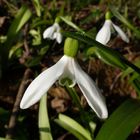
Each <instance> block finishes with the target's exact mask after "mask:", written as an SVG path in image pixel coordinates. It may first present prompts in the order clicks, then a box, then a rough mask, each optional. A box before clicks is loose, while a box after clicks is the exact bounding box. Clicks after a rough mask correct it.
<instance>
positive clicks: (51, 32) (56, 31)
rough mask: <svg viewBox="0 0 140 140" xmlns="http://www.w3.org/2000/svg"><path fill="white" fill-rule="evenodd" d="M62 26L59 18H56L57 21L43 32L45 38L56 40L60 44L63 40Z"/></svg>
mask: <svg viewBox="0 0 140 140" xmlns="http://www.w3.org/2000/svg"><path fill="white" fill-rule="evenodd" d="M60 30H61V28H60V26H59V24H58V20H55V23H54V24H53V25H52V26H50V27H48V28H47V29H46V30H45V31H44V33H43V38H44V39H45V38H48V39H51V40H55V39H56V41H57V42H58V43H59V44H60V43H61V42H62V34H61V33H60Z"/></svg>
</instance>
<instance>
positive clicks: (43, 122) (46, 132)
mask: <svg viewBox="0 0 140 140" xmlns="http://www.w3.org/2000/svg"><path fill="white" fill-rule="evenodd" d="M46 97H47V95H46V94H45V95H44V96H43V97H42V98H41V100H40V105H39V122H38V125H39V132H40V140H46V139H47V140H52V139H53V138H52V135H51V130H50V124H49V117H48V111H47V98H46Z"/></svg>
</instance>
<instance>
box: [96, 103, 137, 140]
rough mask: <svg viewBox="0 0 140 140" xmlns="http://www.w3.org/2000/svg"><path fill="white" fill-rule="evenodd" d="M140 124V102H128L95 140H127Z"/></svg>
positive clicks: (106, 123) (115, 112) (108, 121)
mask: <svg viewBox="0 0 140 140" xmlns="http://www.w3.org/2000/svg"><path fill="white" fill-rule="evenodd" d="M139 123H140V101H139V100H127V101H126V102H124V103H123V104H122V105H121V106H120V107H118V108H117V109H116V110H115V111H114V112H113V114H112V115H111V116H110V117H109V118H108V120H107V121H106V122H105V123H104V124H103V126H102V127H101V129H100V131H99V133H98V135H97V137H96V138H95V140H106V139H107V140H126V138H127V137H128V136H129V135H130V134H131V132H132V131H133V130H134V129H135V128H136V127H137V126H138V124H139Z"/></svg>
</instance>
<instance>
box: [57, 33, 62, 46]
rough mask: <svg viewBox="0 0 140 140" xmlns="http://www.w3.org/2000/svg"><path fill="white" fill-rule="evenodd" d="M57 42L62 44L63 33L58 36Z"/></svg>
mask: <svg viewBox="0 0 140 140" xmlns="http://www.w3.org/2000/svg"><path fill="white" fill-rule="evenodd" d="M56 41H57V42H58V43H59V44H60V43H61V42H62V35H61V33H57V34H56Z"/></svg>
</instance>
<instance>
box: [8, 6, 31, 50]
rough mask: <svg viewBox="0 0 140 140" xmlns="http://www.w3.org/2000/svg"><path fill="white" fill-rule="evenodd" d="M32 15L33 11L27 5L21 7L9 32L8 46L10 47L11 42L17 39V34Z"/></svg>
mask: <svg viewBox="0 0 140 140" xmlns="http://www.w3.org/2000/svg"><path fill="white" fill-rule="evenodd" d="M31 15H32V14H31V11H30V9H29V8H28V7H27V6H22V7H21V8H20V9H19V11H18V12H17V15H16V16H15V19H14V21H13V22H12V24H11V26H10V28H9V30H8V33H7V41H6V46H7V47H8V48H9V47H10V45H11V43H12V42H13V40H14V39H15V36H16V35H17V33H18V32H19V31H20V30H21V28H22V27H23V25H24V24H25V23H26V22H27V21H28V20H29V19H30V17H31Z"/></svg>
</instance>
